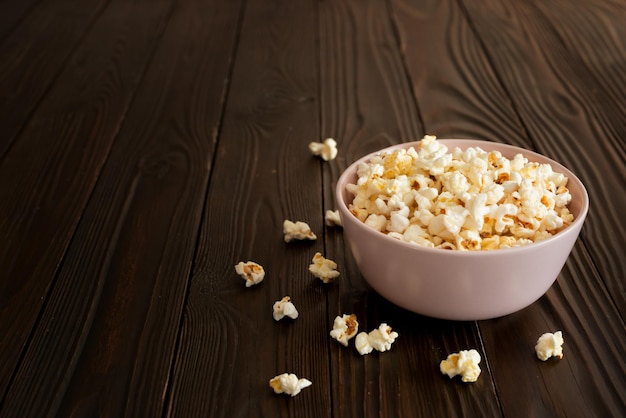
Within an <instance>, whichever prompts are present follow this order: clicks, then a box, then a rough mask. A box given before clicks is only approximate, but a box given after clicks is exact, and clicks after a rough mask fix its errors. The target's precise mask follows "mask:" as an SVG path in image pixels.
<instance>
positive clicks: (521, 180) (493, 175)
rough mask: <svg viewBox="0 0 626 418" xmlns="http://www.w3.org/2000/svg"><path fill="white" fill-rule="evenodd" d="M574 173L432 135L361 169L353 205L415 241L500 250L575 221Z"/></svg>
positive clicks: (385, 229) (370, 221)
mask: <svg viewBox="0 0 626 418" xmlns="http://www.w3.org/2000/svg"><path fill="white" fill-rule="evenodd" d="M567 181H568V179H567V177H566V176H565V175H564V174H562V173H556V172H554V171H553V170H552V167H551V166H550V165H549V164H539V163H536V162H531V161H528V159H527V158H526V157H524V156H523V155H522V154H517V155H515V156H514V157H513V158H512V159H508V158H506V157H504V156H503V155H502V154H501V153H500V152H499V151H492V152H487V151H484V150H482V149H481V148H479V147H470V148H467V149H465V150H461V149H460V148H455V149H453V150H451V151H449V150H448V148H447V147H446V146H445V145H444V143H442V142H440V141H437V140H436V137H434V136H430V135H426V136H424V138H422V140H421V141H420V142H419V145H418V146H416V147H409V148H407V149H396V150H394V151H391V152H384V153H380V154H378V155H374V156H373V157H372V158H370V160H369V161H367V162H365V163H362V164H360V165H359V167H358V168H357V180H356V184H348V185H347V186H346V189H347V190H348V191H349V192H350V193H352V194H353V195H354V199H353V200H352V202H351V203H350V204H349V205H348V209H349V210H350V212H352V214H353V215H354V216H355V217H357V218H358V219H359V220H360V221H361V222H363V223H365V224H366V225H367V226H369V227H371V228H372V229H375V230H377V231H380V232H382V233H384V234H387V235H389V236H390V237H392V238H395V239H398V240H403V241H405V242H408V243H413V244H415V245H421V246H426V247H431V248H444V249H455V250H493V249H498V248H511V247H516V246H522V245H527V244H530V243H533V242H538V241H541V240H543V239H546V238H548V237H550V236H552V235H554V234H556V233H557V232H559V231H561V230H562V229H564V228H566V227H567V226H568V225H570V224H571V223H572V222H573V220H574V216H573V214H572V213H571V212H570V211H569V209H568V207H567V205H568V204H569V202H570V201H571V198H572V196H571V194H570V192H569V190H568V189H567V187H566V184H567Z"/></svg>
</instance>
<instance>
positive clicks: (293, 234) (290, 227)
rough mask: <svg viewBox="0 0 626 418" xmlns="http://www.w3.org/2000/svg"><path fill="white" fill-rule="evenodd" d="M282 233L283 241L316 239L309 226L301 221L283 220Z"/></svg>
mask: <svg viewBox="0 0 626 418" xmlns="http://www.w3.org/2000/svg"><path fill="white" fill-rule="evenodd" d="M283 234H284V235H285V242H291V241H292V240H294V239H297V240H304V239H308V240H315V239H317V236H316V235H315V234H314V233H313V231H311V227H310V226H309V225H308V224H307V223H306V222H302V221H297V222H291V221H290V220H285V221H284V222H283Z"/></svg>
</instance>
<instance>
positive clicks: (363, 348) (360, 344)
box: [354, 332, 374, 356]
mask: <svg viewBox="0 0 626 418" xmlns="http://www.w3.org/2000/svg"><path fill="white" fill-rule="evenodd" d="M354 346H355V347H356V351H358V352H359V354H360V355H362V356H363V355H365V354H369V353H371V352H372V351H373V350H374V347H372V345H371V344H370V340H369V335H368V334H367V332H359V334H358V335H357V336H356V339H355V340H354Z"/></svg>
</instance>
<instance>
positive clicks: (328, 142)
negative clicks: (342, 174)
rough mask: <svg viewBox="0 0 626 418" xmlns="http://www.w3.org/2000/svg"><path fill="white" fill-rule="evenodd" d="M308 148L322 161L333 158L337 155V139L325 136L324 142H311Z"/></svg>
mask: <svg viewBox="0 0 626 418" xmlns="http://www.w3.org/2000/svg"><path fill="white" fill-rule="evenodd" d="M309 150H310V151H311V152H312V153H313V155H316V156H318V157H321V158H322V159H323V160H324V161H330V160H334V159H335V157H337V141H335V140H334V139H333V138H326V139H325V140H324V142H311V143H310V144H309Z"/></svg>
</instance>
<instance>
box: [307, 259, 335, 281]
mask: <svg viewBox="0 0 626 418" xmlns="http://www.w3.org/2000/svg"><path fill="white" fill-rule="evenodd" d="M312 262H313V264H311V265H309V271H310V272H311V273H313V275H314V276H315V277H318V278H319V279H320V280H322V281H323V282H324V283H330V282H332V281H333V280H335V279H336V278H337V277H339V272H338V271H337V263H335V262H334V261H333V260H330V259H328V258H324V256H322V254H321V253H315V255H314V256H313V260H312Z"/></svg>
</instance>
